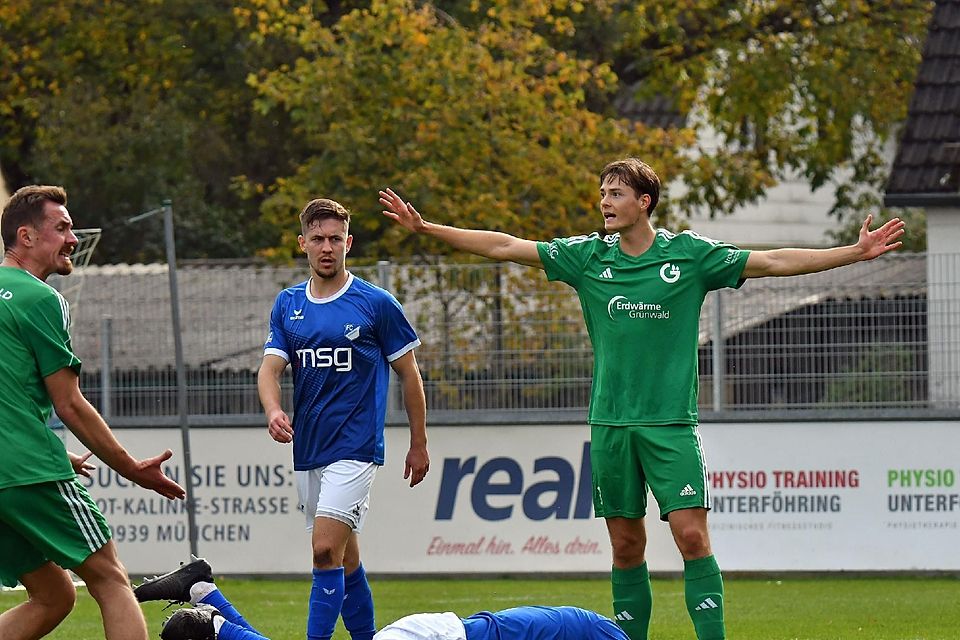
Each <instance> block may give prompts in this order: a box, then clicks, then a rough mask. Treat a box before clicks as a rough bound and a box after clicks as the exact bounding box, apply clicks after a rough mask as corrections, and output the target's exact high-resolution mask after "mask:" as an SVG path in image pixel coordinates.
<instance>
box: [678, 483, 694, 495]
mask: <svg viewBox="0 0 960 640" xmlns="http://www.w3.org/2000/svg"><path fill="white" fill-rule="evenodd" d="M680 495H681V496H683V497H687V496H695V495H697V490H696V489H694V488H693V487H691V486H690V485H689V484H688V485H687V486H685V487H684V488H683V489H681V490H680Z"/></svg>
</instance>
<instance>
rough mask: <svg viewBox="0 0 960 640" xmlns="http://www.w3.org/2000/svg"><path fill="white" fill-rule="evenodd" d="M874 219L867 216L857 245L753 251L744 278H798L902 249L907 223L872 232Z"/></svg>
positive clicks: (890, 224)
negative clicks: (901, 238) (805, 274)
mask: <svg viewBox="0 0 960 640" xmlns="http://www.w3.org/2000/svg"><path fill="white" fill-rule="evenodd" d="M871 222H873V215H868V216H867V218H866V220H864V221H863V226H862V227H860V239H859V240H858V241H857V244H853V245H849V246H846V247H834V248H832V249H771V250H769V251H753V252H751V253H750V256H749V257H748V258H747V263H746V265H745V266H744V268H743V274H742V277H744V278H763V277H766V276H798V275H801V274H804V273H816V272H817V271H826V270H827V269H833V268H835V267H842V266H844V265H848V264H853V263H854V262H861V261H863V260H873V259H874V258H876V257H878V256H881V255H883V254H885V253H886V252H887V251H893V250H895V249H899V248H900V245H902V244H903V243H902V242H900V241H899V240H898V238H900V236H902V235H903V234H904V223H903V221H902V220H900V219H899V218H894V219H893V220H890V221H889V222H887V223H886V224H884V225H883V226H881V227H880V228H879V229H876V230H874V231H871V230H870V223H871Z"/></svg>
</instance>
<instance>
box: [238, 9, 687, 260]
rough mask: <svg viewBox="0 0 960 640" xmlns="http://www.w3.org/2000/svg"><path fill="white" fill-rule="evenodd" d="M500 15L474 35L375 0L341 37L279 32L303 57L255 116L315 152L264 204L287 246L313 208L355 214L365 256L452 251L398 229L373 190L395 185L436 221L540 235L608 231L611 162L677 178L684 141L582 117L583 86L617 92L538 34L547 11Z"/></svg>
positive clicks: (263, 91) (300, 22)
mask: <svg viewBox="0 0 960 640" xmlns="http://www.w3.org/2000/svg"><path fill="white" fill-rule="evenodd" d="M502 5H503V6H501V7H500V9H501V10H500V11H494V12H492V13H488V17H485V18H484V19H482V20H480V22H479V24H478V26H477V27H476V28H473V29H470V28H467V27H464V26H462V25H460V24H459V23H456V22H451V21H449V20H447V19H445V18H444V16H442V15H441V14H438V12H436V11H435V10H434V9H433V8H432V6H430V5H426V4H424V5H417V4H415V3H413V2H411V1H410V0H383V1H376V2H372V3H371V7H370V9H363V10H360V9H357V10H354V11H352V12H350V13H349V14H347V15H345V16H343V17H342V18H341V19H340V20H339V21H338V22H337V23H336V25H335V26H334V27H327V26H325V25H324V24H323V23H321V22H320V21H319V20H316V19H313V18H307V19H305V18H304V17H303V16H302V15H301V14H299V13H296V12H293V11H291V15H290V18H289V20H288V21H286V22H285V23H283V24H281V25H274V26H273V28H274V29H275V30H278V31H282V32H283V33H284V34H286V35H288V37H291V38H294V39H295V41H296V42H297V43H299V45H300V46H301V47H303V49H304V52H305V55H304V57H302V58H300V59H298V60H297V61H296V63H295V64H294V65H292V66H290V67H289V68H285V69H279V70H272V71H267V72H265V73H263V74H260V75H259V76H257V77H256V78H254V79H252V82H253V84H254V86H256V88H257V89H258V91H259V92H260V95H261V98H260V100H259V101H258V105H259V107H260V108H261V109H262V110H263V112H264V113H269V112H271V111H273V110H276V109H282V110H284V111H286V112H288V113H289V114H290V116H291V118H292V119H293V122H294V127H295V131H296V135H297V136H298V138H300V139H301V140H303V141H304V143H305V145H306V148H307V155H306V157H305V159H304V161H303V162H302V163H301V164H300V165H299V166H298V168H297V171H296V172H295V174H294V175H292V176H290V177H284V178H281V179H279V180H278V181H277V183H276V184H275V185H274V189H273V192H272V194H271V196H270V197H269V198H268V199H267V200H266V202H265V204H264V214H265V217H266V218H267V219H268V220H269V221H270V222H271V223H273V224H276V225H278V226H282V225H286V227H288V228H290V231H289V233H288V234H286V235H285V236H284V240H285V246H286V247H290V248H292V246H293V243H294V241H295V235H294V234H295V232H296V228H295V227H294V225H291V224H290V221H291V220H292V214H291V212H292V211H294V210H295V203H296V204H299V203H302V202H304V201H305V200H306V199H307V198H308V196H309V195H310V194H324V195H330V196H332V197H336V198H338V199H341V200H342V201H344V202H345V203H347V204H348V206H350V207H351V208H352V209H354V212H355V214H356V216H355V218H354V222H353V223H352V227H353V232H354V234H355V235H356V236H357V237H358V242H359V246H357V245H355V247H357V248H356V249H355V251H357V252H359V253H361V254H367V255H384V254H389V255H398V254H399V255H411V254H413V255H421V256H426V255H430V254H435V253H438V252H441V251H448V250H446V249H444V248H442V247H440V246H439V245H436V244H432V243H424V242H423V240H422V239H421V238H410V237H409V235H408V234H407V233H406V232H404V231H403V230H402V229H398V228H396V227H395V226H393V225H391V224H390V223H389V221H388V220H386V219H385V218H383V217H382V216H381V215H380V213H379V210H380V209H381V207H380V206H379V204H378V203H377V193H376V189H377V188H382V187H385V186H389V185H392V186H394V187H396V188H397V189H399V190H400V191H401V193H402V194H403V195H404V196H405V197H407V198H409V199H411V200H413V201H415V202H416V203H417V204H418V206H420V207H421V208H422V210H424V211H425V212H427V214H428V215H429V216H430V217H431V218H432V219H434V220H436V221H439V222H453V221H455V222H456V223H457V224H460V225H467V226H474V227H482V228H502V229H504V230H509V231H510V232H512V233H516V234H520V235H526V236H541V235H544V234H546V235H550V234H561V233H570V232H571V231H572V230H573V229H577V228H579V229H583V228H584V227H586V228H587V229H589V228H591V227H592V226H595V225H597V224H598V223H599V217H598V216H596V215H594V213H593V212H594V209H595V205H594V204H593V202H594V201H595V199H596V191H597V178H596V176H597V174H598V172H599V170H600V168H602V166H603V165H604V164H605V162H607V161H609V160H610V159H612V158H614V157H618V156H620V155H624V154H634V155H640V156H644V157H650V156H653V155H657V156H658V165H659V166H660V167H661V168H663V169H665V170H666V172H667V173H668V174H670V173H674V172H675V171H676V169H677V167H678V166H679V163H680V159H679V157H678V155H677V153H676V150H677V149H678V148H679V147H680V146H682V145H681V144H679V139H680V138H682V136H678V135H676V134H674V133H670V132H665V131H662V130H655V131H654V130H645V129H644V128H643V127H642V126H640V125H635V124H630V123H627V122H625V121H619V120H616V119H613V118H606V117H603V116H600V115H598V114H596V113H593V112H591V111H589V110H588V109H586V108H585V105H584V95H585V93H584V92H585V89H584V88H585V87H592V88H594V89H597V90H599V89H601V88H603V87H606V86H611V85H612V84H613V83H614V82H615V78H614V76H613V75H612V74H611V73H610V70H609V68H608V66H607V65H605V64H602V63H599V64H594V63H590V62H586V61H584V60H581V59H578V58H576V57H574V56H571V55H566V54H564V53H563V52H558V51H557V50H556V49H554V48H553V47H551V46H550V45H549V43H548V42H547V41H546V39H545V38H543V37H541V36H539V35H537V34H536V33H535V31H534V30H533V28H532V26H531V25H533V24H535V23H538V22H540V21H543V20H544V19H545V17H546V16H548V15H549V12H548V8H549V3H515V4H511V3H502ZM508 5H509V6H508Z"/></svg>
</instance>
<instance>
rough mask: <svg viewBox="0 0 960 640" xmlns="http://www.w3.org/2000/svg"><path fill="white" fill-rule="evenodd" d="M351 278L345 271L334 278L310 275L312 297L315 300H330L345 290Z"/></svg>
mask: <svg viewBox="0 0 960 640" xmlns="http://www.w3.org/2000/svg"><path fill="white" fill-rule="evenodd" d="M349 278H350V272H349V271H347V270H346V269H344V270H343V271H341V272H340V273H338V274H337V275H335V276H333V277H332V278H321V277H319V276H318V275H317V274H315V273H313V274H311V275H310V295H312V296H313V297H314V298H329V297H330V296H332V295H333V294H335V293H336V292H338V291H340V289H343V285H345V284H347V280H348V279H349Z"/></svg>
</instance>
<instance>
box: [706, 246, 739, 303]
mask: <svg viewBox="0 0 960 640" xmlns="http://www.w3.org/2000/svg"><path fill="white" fill-rule="evenodd" d="M702 246H704V247H705V248H704V249H703V250H702V252H701V255H700V259H699V262H700V268H701V273H702V274H703V278H704V284H705V285H706V288H707V290H708V291H713V290H714V289H722V288H724V287H732V288H734V289H739V288H740V286H741V285H742V284H743V283H744V281H745V280H746V279H745V278H743V269H744V267H745V266H746V264H747V257H749V255H750V252H749V251H748V250H746V249H740V248H738V247H735V246H734V245H732V244H728V243H726V242H716V241H710V242H706V243H704V244H703V245H702Z"/></svg>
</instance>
